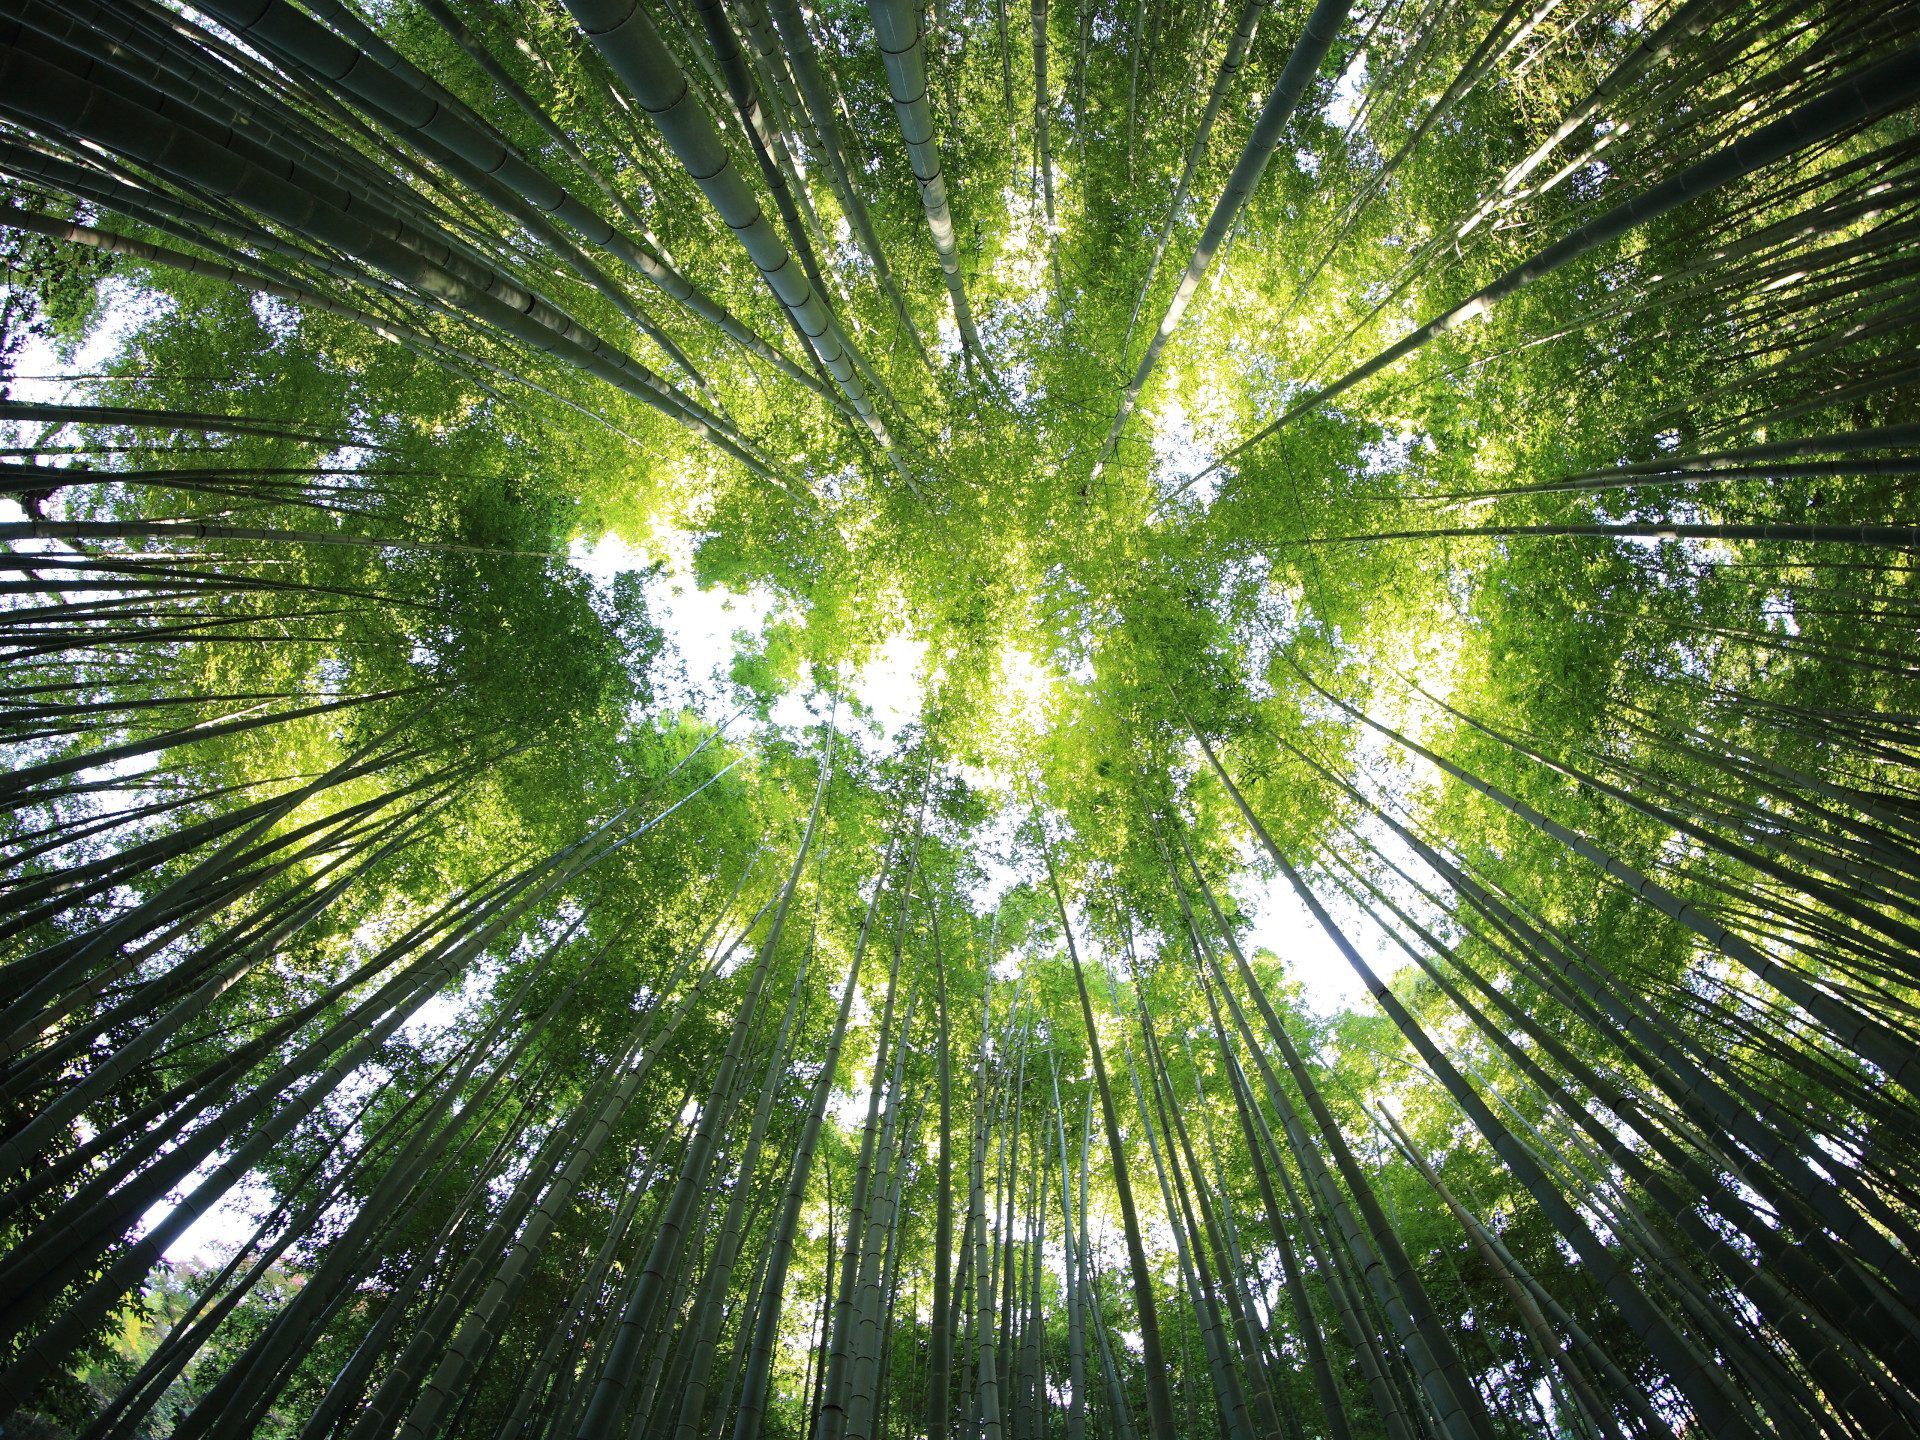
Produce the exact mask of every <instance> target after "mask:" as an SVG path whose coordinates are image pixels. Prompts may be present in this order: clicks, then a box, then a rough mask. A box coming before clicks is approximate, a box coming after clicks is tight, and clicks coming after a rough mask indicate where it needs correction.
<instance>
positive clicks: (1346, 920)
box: [1232, 865, 1407, 1015]
mask: <svg viewBox="0 0 1920 1440" xmlns="http://www.w3.org/2000/svg"><path fill="white" fill-rule="evenodd" d="M1232 885H1233V893H1234V894H1235V896H1237V897H1238V899H1239V901H1240V907H1241V911H1242V913H1244V914H1245V915H1246V916H1247V917H1248V918H1249V919H1251V920H1252V921H1253V924H1252V926H1251V927H1250V928H1249V929H1248V930H1247V932H1246V933H1245V934H1244V935H1242V936H1241V940H1240V944H1241V948H1242V949H1244V950H1246V951H1247V952H1248V954H1249V955H1251V954H1252V952H1253V950H1254V948H1255V947H1262V948H1265V949H1268V950H1271V951H1272V952H1273V953H1274V954H1275V955H1278V956H1279V957H1280V959H1281V960H1282V961H1283V962H1284V963H1285V965H1286V969H1287V974H1288V975H1289V976H1290V977H1291V978H1293V979H1295V980H1298V981H1299V982H1300V985H1301V988H1302V990H1303V991H1304V992H1305V993H1304V994H1303V995H1302V997H1301V998H1302V999H1303V1000H1304V1001H1305V1002H1306V1006H1307V1008H1308V1009H1309V1010H1311V1011H1312V1012H1313V1013H1314V1014H1316V1015H1331V1014H1333V1013H1334V1012H1336V1011H1339V1010H1359V1011H1361V1012H1362V1013H1371V1011H1372V1009H1373V1001H1372V1000H1371V999H1370V998H1369V997H1368V995H1367V991H1366V987H1365V986H1364V985H1362V984H1361V983H1360V977H1359V976H1358V975H1356V974H1354V973H1353V967H1352V966H1351V965H1349V964H1348V963H1347V958H1346V956H1344V955H1342V954H1341V953H1340V950H1339V947H1337V946H1336V945H1335V944H1334V943H1333V941H1332V940H1331V939H1330V938H1329V937H1328V935H1327V932H1326V931H1325V930H1324V929H1322V928H1321V926H1320V922H1319V921H1317V920H1315V919H1314V918H1313V915H1312V914H1311V913H1310V912H1309V911H1308V909H1307V907H1306V906H1305V905H1303V904H1301V903H1300V897H1299V896H1297V895H1295V894H1294V893H1293V886H1292V885H1290V884H1288V883H1287V880H1286V877H1285V876H1280V875H1276V876H1275V877H1274V878H1273V880H1272V881H1270V882H1266V881H1262V880H1261V879H1260V878H1259V877H1258V876H1257V875H1256V874H1255V873H1254V871H1253V869H1252V868H1251V866H1250V865H1249V866H1246V867H1244V868H1242V869H1241V870H1240V871H1239V872H1238V873H1237V874H1236V875H1235V877H1234V879H1233V881H1232ZM1316 893H1317V894H1318V895H1319V898H1320V903H1321V904H1323V905H1325V906H1326V907H1327V913H1328V914H1330V915H1331V916H1332V917H1333V922H1334V923H1335V924H1336V925H1338V926H1339V927H1340V929H1341V932H1342V933H1343V934H1345V935H1346V937H1347V939H1348V940H1350V941H1352V942H1353V948H1354V949H1356V950H1358V951H1359V952H1360V955H1361V958H1362V959H1364V960H1366V961H1367V963H1368V964H1370V965H1371V966H1372V967H1373V969H1374V973H1376V974H1377V975H1379V976H1380V978H1381V979H1383V980H1385V979H1388V978H1390V977H1391V976H1392V975H1393V974H1394V972H1395V971H1397V970H1399V969H1400V967H1401V966H1402V965H1404V964H1406V963H1407V960H1406V956H1405V954H1404V953H1403V952H1402V951H1401V950H1400V948H1399V947H1398V946H1396V945H1394V944H1392V942H1391V941H1389V940H1388V939H1387V938H1386V937H1385V936H1384V935H1382V934H1381V933H1380V931H1379V929H1378V928H1377V927H1376V926H1375V925H1374V923H1373V922H1372V921H1371V920H1369V919H1367V918H1366V916H1364V915H1362V914H1361V913H1360V912H1359V910H1358V909H1357V908H1356V907H1355V906H1353V905H1352V904H1351V903H1350V902H1349V901H1348V900H1347V899H1346V897H1345V896H1344V895H1341V894H1340V893H1338V891H1336V890H1335V889H1334V887H1332V886H1324V887H1321V888H1320V889H1318V890H1317V891H1316Z"/></svg>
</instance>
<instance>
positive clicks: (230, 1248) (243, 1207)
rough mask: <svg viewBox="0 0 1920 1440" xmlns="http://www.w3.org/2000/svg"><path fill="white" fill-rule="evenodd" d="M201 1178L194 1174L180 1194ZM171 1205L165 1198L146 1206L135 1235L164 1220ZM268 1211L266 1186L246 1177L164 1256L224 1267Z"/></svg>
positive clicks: (254, 1177)
mask: <svg viewBox="0 0 1920 1440" xmlns="http://www.w3.org/2000/svg"><path fill="white" fill-rule="evenodd" d="M221 1158H222V1157H215V1158H214V1159H213V1160H211V1161H209V1162H208V1165H207V1166H205V1167H203V1169H204V1168H211V1167H212V1166H213V1165H217V1164H219V1163H220V1159H221ZM201 1178H202V1176H201V1174H200V1172H199V1171H196V1172H194V1174H193V1175H192V1176H190V1177H188V1179H187V1182H186V1184H185V1185H183V1186H182V1187H181V1189H182V1193H184V1192H186V1191H190V1190H191V1189H192V1188H193V1186H194V1185H195V1184H196V1183H197V1182H198V1181H199V1180H200V1179H201ZM173 1205H174V1201H173V1198H172V1197H168V1198H166V1199H163V1200H158V1201H156V1202H155V1203H154V1204H153V1205H151V1206H149V1207H148V1209H147V1213H146V1214H144V1215H142V1216H141V1217H140V1225H139V1230H138V1233H139V1234H140V1235H143V1236H144V1235H146V1234H147V1233H148V1232H149V1231H151V1230H152V1229H153V1227H154V1226H155V1225H157V1224H159V1223H160V1222H161V1221H163V1220H165V1219H166V1218H167V1216H168V1214H169V1213H171V1212H172V1210H173ZM272 1208H273V1194H272V1192H271V1191H270V1190H269V1189H268V1188H267V1186H266V1184H265V1183H264V1182H263V1181H262V1180H261V1179H260V1177H259V1176H257V1175H247V1176H245V1177H243V1178H242V1179H241V1181H240V1183H239V1184H237V1185H235V1186H234V1187H233V1188H232V1189H231V1190H229V1191H227V1193H226V1194H225V1195H222V1196H221V1197H220V1199H219V1200H218V1201H217V1202H215V1203H214V1204H213V1205H212V1206H211V1207H209V1208H208V1210H207V1212H206V1214H204V1215H202V1216H201V1217H200V1218H199V1219H197V1220H195V1221H194V1222H193V1223H192V1224H191V1225H189V1226H187V1228H186V1229H185V1230H183V1231H181V1232H180V1234H179V1235H178V1236H177V1237H175V1239H174V1242H173V1243H172V1244H171V1245H169V1246H167V1248H166V1251H165V1252H164V1253H165V1254H166V1257H167V1259H169V1260H171V1261H172V1262H173V1263H174V1264H176V1265H177V1264H180V1263H181V1262H182V1261H186V1260H200V1261H203V1262H205V1261H212V1262H214V1263H215V1264H224V1263H225V1262H226V1259H227V1257H228V1256H229V1255H231V1254H233V1252H234V1251H235V1250H238V1249H239V1248H240V1247H241V1246H242V1245H244V1244H246V1243H247V1240H248V1238H249V1237H250V1236H251V1235H252V1234H253V1232H254V1231H255V1230H257V1229H259V1228H260V1221H261V1220H262V1219H263V1218H264V1217H265V1216H266V1213H267V1211H268V1210H270V1209H272Z"/></svg>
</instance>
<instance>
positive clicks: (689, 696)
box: [569, 531, 779, 719]
mask: <svg viewBox="0 0 1920 1440" xmlns="http://www.w3.org/2000/svg"><path fill="white" fill-rule="evenodd" d="M663 548H665V549H666V551H667V553H666V555H665V556H664V557H663V558H664V562H665V568H664V569H663V570H662V571H661V573H660V574H659V575H658V576H656V577H655V578H654V579H653V581H652V582H651V583H649V584H648V586H647V613H648V615H649V617H650V618H651V619H652V621H653V623H654V624H656V625H658V626H659V627H660V628H661V629H662V630H663V631H665V632H666V635H667V639H668V641H669V642H670V643H671V644H672V646H673V649H674V653H675V655H676V656H677V657H678V659H679V660H680V661H681V663H682V664H684V665H685V667H686V681H687V685H688V687H689V688H688V690H687V691H686V692H685V693H676V687H674V686H672V685H667V686H666V687H665V689H666V690H667V692H668V693H667V694H664V695H663V696H662V697H661V698H662V699H663V700H666V701H668V702H669V703H684V704H688V705H692V706H693V707H694V708H696V709H699V710H702V711H706V710H709V709H712V708H714V707H715V706H716V705H717V704H718V703H719V701H720V698H721V696H723V695H724V693H725V690H726V684H727V681H726V676H727V667H728V666H729V665H730V664H731V663H732V660H733V655H734V650H735V648H736V647H735V645H734V641H733V636H734V632H735V631H738V630H746V631H749V632H752V633H755V634H757V633H758V632H759V631H760V629H761V627H762V626H763V625H764V624H765V623H766V620H767V617H768V616H769V615H771V614H772V613H773V611H774V609H775V607H776V606H777V605H778V603H779V601H778V597H776V596H775V595H774V594H773V593H772V592H771V591H768V590H752V591H748V592H747V593H745V594H736V593H735V592H733V591H731V590H726V589H722V588H720V587H718V586H716V587H714V588H713V589H711V590H702V589H701V588H700V586H699V584H698V583H697V582H696V581H695V579H694V575H693V544H692V537H690V536H686V535H676V536H674V537H672V540H671V541H669V543H668V545H667V546H665V547H663ZM569 558H571V559H572V561H573V563H574V565H575V566H576V567H577V568H578V569H580V570H582V571H584V572H585V573H586V574H587V575H588V576H589V577H591V578H592V580H593V582H594V583H595V584H596V585H601V586H605V585H609V584H611V583H612V582H613V577H614V576H615V575H618V574H620V573H621V572H622V571H627V570H645V569H647V568H648V567H650V566H651V565H652V564H653V563H654V561H655V557H654V556H652V555H649V554H648V553H647V552H646V551H644V550H642V549H640V548H639V547H638V546H635V545H630V544H628V543H627V542H626V541H625V540H623V539H621V538H620V537H619V536H618V535H615V534H613V533H612V532H611V531H609V532H608V533H607V534H605V535H603V536H601V537H600V539H599V540H598V541H597V542H594V543H589V542H587V541H585V540H576V541H574V542H573V546H572V548H571V551H570V552H569ZM714 718H716V719H718V718H722V717H720V716H715V717H714Z"/></svg>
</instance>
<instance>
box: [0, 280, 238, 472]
mask: <svg viewBox="0 0 1920 1440" xmlns="http://www.w3.org/2000/svg"><path fill="white" fill-rule="evenodd" d="M101 289H102V291H103V292H104V294H103V296H102V299H103V301H104V303H103V304H102V305H101V308H100V314H99V316H98V318H97V319H96V320H95V322H94V327H93V330H92V332H91V333H90V334H89V335H88V336H87V339H86V342H85V343H84V344H82V345H81V346H79V347H78V348H77V349H76V350H75V351H74V354H73V359H72V361H71V362H67V361H63V360H61V358H60V355H59V352H58V351H57V350H55V349H54V347H53V345H52V343H51V342H50V341H47V340H43V339H41V338H40V337H39V336H37V335H34V336H29V337H28V339H27V343H26V344H25V345H24V346H22V347H21V350H20V354H19V356H18V357H17V358H16V359H15V361H14V368H15V370H16V372H17V373H16V374H15V375H14V376H12V377H11V378H10V379H9V380H8V381H7V389H8V392H9V394H10V396H11V398H13V399H15V400H22V401H26V402H27V403H29V404H34V405H58V404H61V403H62V402H64V401H71V400H75V399H76V397H75V395H74V392H73V383H74V382H73V381H71V380H68V379H63V378H60V377H63V376H67V375H97V374H99V373H100V372H101V371H102V370H103V369H104V368H105V367H106V365H107V363H108V362H109V361H110V360H112V359H113V357H114V355H115V354H116V353H118V351H119V350H120V347H121V345H122V344H123V343H124V342H125V341H126V339H127V337H128V336H129V335H131V334H132V333H133V332H134V331H135V330H136V329H138V328H139V327H140V326H141V325H144V324H145V323H146V322H147V321H148V320H149V319H150V318H152V315H153V299H152V298H151V297H149V296H148V294H147V292H145V291H142V290H139V289H136V288H134V287H133V286H132V285H129V284H128V283H126V282H125V281H122V280H120V279H118V278H117V277H112V276H110V277H108V278H107V279H106V280H105V281H104V282H102V284H101ZM42 377H53V378H42ZM204 408H206V409H209V410H218V409H220V408H221V407H220V406H219V405H218V404H212V405H208V406H206V407H204ZM25 423H26V424H27V425H28V426H30V427H31V428H32V433H34V434H38V433H39V430H40V422H39V421H28V422H25Z"/></svg>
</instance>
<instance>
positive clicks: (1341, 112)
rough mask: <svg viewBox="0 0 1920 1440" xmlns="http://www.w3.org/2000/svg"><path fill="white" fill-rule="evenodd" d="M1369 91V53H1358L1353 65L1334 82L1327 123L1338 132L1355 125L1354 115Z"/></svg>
mask: <svg viewBox="0 0 1920 1440" xmlns="http://www.w3.org/2000/svg"><path fill="white" fill-rule="evenodd" d="M1366 89H1367V52H1366V51H1364V50H1361V51H1358V52H1356V53H1355V55H1354V57H1353V63H1352V64H1350V65H1348V66H1347V68H1346V69H1345V70H1344V71H1342V72H1341V75H1340V78H1339V79H1338V80H1336V81H1335V82H1334V86H1333V98H1332V99H1331V100H1329V101H1328V102H1327V108H1326V111H1325V114H1326V117H1327V123H1328V124H1329V125H1331V126H1333V127H1334V128H1335V129H1336V130H1344V129H1346V128H1347V126H1349V125H1351V124H1352V123H1353V113H1354V111H1356V110H1357V109H1359V108H1360V97H1361V96H1362V95H1364V94H1365V93H1366Z"/></svg>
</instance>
